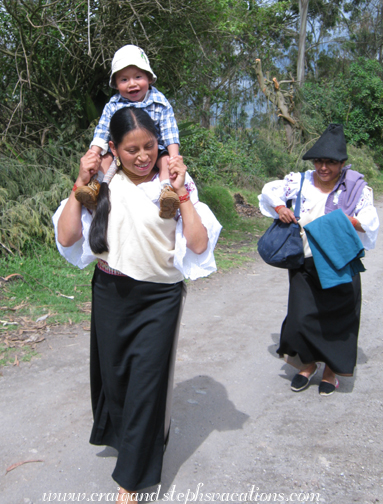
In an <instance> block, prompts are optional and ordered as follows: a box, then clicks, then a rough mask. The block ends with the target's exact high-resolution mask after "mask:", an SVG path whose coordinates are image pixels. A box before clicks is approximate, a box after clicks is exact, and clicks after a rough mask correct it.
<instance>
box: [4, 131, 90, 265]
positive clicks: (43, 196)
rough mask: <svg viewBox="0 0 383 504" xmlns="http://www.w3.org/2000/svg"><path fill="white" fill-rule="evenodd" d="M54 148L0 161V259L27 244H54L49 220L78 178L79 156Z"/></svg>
mask: <svg viewBox="0 0 383 504" xmlns="http://www.w3.org/2000/svg"><path fill="white" fill-rule="evenodd" d="M86 140H87V137H86V136H83V137H81V138H79V139H78V140H77V141H76V143H75V146H76V149H72V148H68V147H65V145H60V144H53V143H51V144H50V145H47V146H45V147H43V148H31V149H27V150H25V151H24V152H23V161H19V160H18V159H17V158H15V157H5V156H1V157H0V256H1V255H2V254H4V253H11V254H12V253H14V252H18V253H20V252H21V251H22V250H23V249H24V248H25V246H27V245H28V243H34V242H38V243H46V244H48V245H52V244H53V243H54V238H53V230H52V222H51V218H52V215H53V212H54V211H55V210H56V208H57V207H58V205H59V203H60V201H61V200H63V199H64V198H66V197H67V196H68V194H69V192H70V190H71V188H72V186H73V181H74V180H75V179H76V177H77V172H78V165H79V158H80V154H79V153H80V152H84V151H85V149H86V144H87V142H86Z"/></svg>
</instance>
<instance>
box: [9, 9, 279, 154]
mask: <svg viewBox="0 0 383 504" xmlns="http://www.w3.org/2000/svg"><path fill="white" fill-rule="evenodd" d="M281 12H282V9H281V7H280V6H278V5H277V6H274V5H271V6H260V5H258V3H257V2H243V0H234V1H233V0H220V1H216V0H192V1H190V0H171V1H168V0H157V1H156V2H152V1H150V0H132V1H129V2H117V1H115V0H97V1H95V0H89V2H86V1H84V0H62V1H60V2H51V3H43V2H42V1H41V2H37V3H36V2H35V1H34V0H26V1H23V2H19V1H18V0H4V2H3V6H2V8H1V10H0V53H1V54H2V58H1V59H0V73H1V75H2V79H1V81H0V110H1V114H0V117H1V119H0V130H1V132H2V143H0V152H1V151H2V152H6V151H7V150H8V151H9V152H13V153H17V154H19V155H20V153H21V152H22V150H23V148H25V147H28V146H31V145H45V144H46V143H47V141H48V140H49V139H57V138H58V137H61V138H63V140H64V142H66V141H68V140H70V139H71V135H72V133H73V128H74V129H78V128H80V129H81V130H83V129H85V128H87V127H88V126H89V124H90V123H91V122H92V121H93V120H94V119H96V118H97V117H99V116H100V113H101V110H102V107H103V105H104V104H105V102H106V101H107V100H108V99H109V98H110V96H111V93H112V90H111V89H110V88H109V87H108V76H109V72H110V62H111V59H112V57H113V54H114V52H115V51H116V50H117V49H118V48H119V47H121V46H122V45H124V44H128V43H133V44H137V45H139V46H141V47H143V48H144V49H145V50H146V52H147V54H148V56H149V58H150V59H151V60H152V64H153V67H154V69H155V72H156V73H157V74H158V76H159V80H158V87H159V88H160V89H161V90H162V91H165V92H166V94H168V95H169V97H176V98H177V108H178V111H179V113H180V114H182V118H183V119H187V118H188V117H192V118H193V119H195V120H197V121H200V120H202V121H203V122H204V123H205V125H207V124H209V120H210V109H211V107H212V106H213V105H214V104H217V103H221V102H223V101H225V99H226V95H227V90H228V89H229V88H230V87H233V86H232V83H233V82H234V83H235V82H238V80H239V79H240V78H241V77H242V76H243V75H246V73H247V69H249V68H250V69H251V61H252V58H253V52H254V50H256V51H257V52H258V53H260V54H262V56H265V57H267V56H268V55H270V54H271V53H272V50H273V47H275V48H276V50H278V48H277V47H278V46H277V37H276V34H277V33H278V27H279V26H280V24H281V23H282V22H283V16H282V15H281Z"/></svg>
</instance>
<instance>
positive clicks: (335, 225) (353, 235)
mask: <svg viewBox="0 0 383 504" xmlns="http://www.w3.org/2000/svg"><path fill="white" fill-rule="evenodd" d="M304 230H305V231H306V236H307V239H308V242H309V245H310V248H311V252H312V255H313V259H314V264H315V267H316V269H317V272H318V276H319V280H320V283H321V286H322V289H329V288H330V287H335V286H336V285H340V284H344V283H348V282H351V281H352V277H353V276H354V275H356V274H357V273H360V272H362V271H366V268H365V267H364V266H363V264H362V261H361V260H360V258H361V257H364V248H363V245H362V242H361V240H360V238H359V236H358V234H357V232H356V231H355V229H354V227H353V225H352V224H351V222H350V220H349V219H348V217H347V216H346V215H345V214H344V213H343V211H342V210H340V209H338V210H334V211H333V212H330V213H328V214H326V215H323V216H322V217H319V218H318V219H315V220H314V221H313V222H310V223H309V224H307V225H306V226H304Z"/></svg>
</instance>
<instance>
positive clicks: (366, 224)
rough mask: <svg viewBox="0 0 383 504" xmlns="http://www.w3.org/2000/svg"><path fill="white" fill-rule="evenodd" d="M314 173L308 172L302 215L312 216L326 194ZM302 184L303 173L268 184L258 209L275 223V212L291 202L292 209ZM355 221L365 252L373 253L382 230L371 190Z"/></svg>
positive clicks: (366, 191)
mask: <svg viewBox="0 0 383 504" xmlns="http://www.w3.org/2000/svg"><path fill="white" fill-rule="evenodd" d="M314 172H315V170H308V171H306V172H305V178H304V182H303V187H302V194H301V215H303V214H305V213H307V212H309V211H310V210H311V209H312V208H313V207H314V206H315V205H316V203H317V202H318V201H319V199H320V197H321V195H322V196H323V193H321V192H320V191H319V189H318V188H316V187H315V185H314V177H313V175H314ZM300 183H301V174H300V173H294V172H292V173H289V174H288V175H286V176H285V178H284V179H283V180H276V181H274V182H269V183H268V184H265V186H264V187H263V189H262V194H260V195H259V196H258V199H259V209H260V210H261V212H262V213H263V215H266V216H267V217H272V218H273V219H277V218H278V214H277V212H276V211H275V210H274V208H275V207H277V206H279V205H285V204H286V201H287V200H290V199H291V200H292V204H293V207H295V202H296V198H297V194H298V192H299V188H300ZM340 193H341V189H340V190H339V191H337V192H336V193H335V195H334V203H335V204H336V203H337V202H338V199H339V196H340ZM352 217H357V219H358V221H359V222H360V224H361V226H362V228H363V229H364V231H365V232H364V233H360V232H358V235H359V238H360V239H361V241H362V244H363V246H364V248H365V249H366V250H371V249H373V248H374V247H375V243H376V238H377V236H378V230H379V218H378V214H377V212H376V208H375V207H374V202H373V192H372V189H371V187H368V186H365V187H364V189H363V192H362V194H361V196H360V198H359V201H358V203H357V205H356V208H355V213H354V215H353V216H352Z"/></svg>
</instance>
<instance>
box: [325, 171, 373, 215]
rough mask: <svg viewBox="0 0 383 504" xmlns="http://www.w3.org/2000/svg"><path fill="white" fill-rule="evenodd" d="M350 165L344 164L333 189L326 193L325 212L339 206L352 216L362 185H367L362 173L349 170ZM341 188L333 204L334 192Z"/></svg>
mask: <svg viewBox="0 0 383 504" xmlns="http://www.w3.org/2000/svg"><path fill="white" fill-rule="evenodd" d="M350 167H351V165H348V166H346V167H345V168H344V169H343V170H342V173H341V176H340V179H339V180H338V182H337V183H336V185H335V187H334V189H333V190H332V191H331V193H330V194H329V195H328V198H327V201H326V206H325V211H324V213H325V214H328V213H330V212H332V211H333V210H336V209H337V208H341V209H342V210H343V212H344V213H345V214H346V215H350V216H352V215H353V214H354V212H355V207H356V205H357V203H358V201H359V199H360V196H361V194H362V192H363V189H364V187H365V186H366V185H367V182H365V181H364V180H363V179H364V175H362V174H361V173H358V172H357V171H354V170H350ZM339 189H341V190H342V192H341V194H340V195H339V200H338V204H337V205H335V204H334V194H335V193H336V192H337V191H338V190H339Z"/></svg>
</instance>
